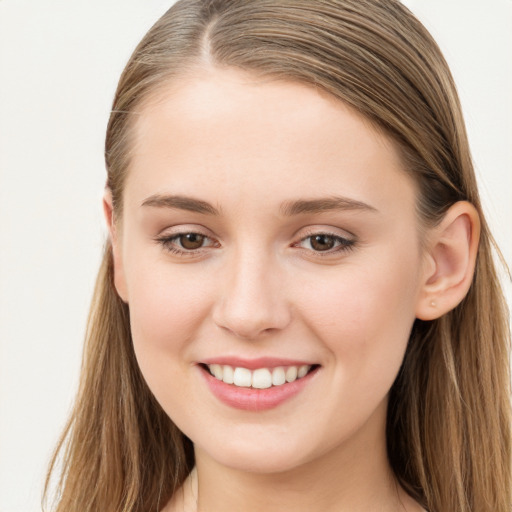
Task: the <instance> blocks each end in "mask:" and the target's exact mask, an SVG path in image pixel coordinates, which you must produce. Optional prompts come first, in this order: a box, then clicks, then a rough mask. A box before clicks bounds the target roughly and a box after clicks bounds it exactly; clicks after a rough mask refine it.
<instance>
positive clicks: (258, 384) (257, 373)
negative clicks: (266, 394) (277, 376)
mask: <svg viewBox="0 0 512 512" xmlns="http://www.w3.org/2000/svg"><path fill="white" fill-rule="evenodd" d="M270 386H272V374H271V373H270V370H267V369H266V368H259V369H257V370H254V371H253V372H252V387H253V388H256V389H266V388H269V387H270Z"/></svg>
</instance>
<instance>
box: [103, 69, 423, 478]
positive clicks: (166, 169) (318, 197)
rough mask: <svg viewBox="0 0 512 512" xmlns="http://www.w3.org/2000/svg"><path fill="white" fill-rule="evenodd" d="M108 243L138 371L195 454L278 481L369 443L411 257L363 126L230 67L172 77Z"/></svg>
mask: <svg viewBox="0 0 512 512" xmlns="http://www.w3.org/2000/svg"><path fill="white" fill-rule="evenodd" d="M113 241H114V251H115V272H116V286H117V289H118V291H119V293H120V295H121V297H122V298H123V299H124V300H125V301H126V302H127V303H128V304H129V308H130V317H131V328H132V334H133V342H134V347H135V352H136V356H137V359H138V363H139V365H140V368H141V371H142V373H143V375H144V377H145V379H146V381H147V383H148V385H149V387H150V389H151V390H152V392H153V393H154V394H155V396H156V398H157V399H158V401H159V403H160V404H161V405H162V407H163V408H164V410H165V411H166V412H167V413H168V415H169V416H170V417H171V418H172V419H173V421H174V422H175V423H176V424H177V426H178V427H179V428H180V429H181V430H182V431H183V432H184V433H185V434H186V435H187V436H188V437H190V438H191V439H192V441H193V442H194V444H195V446H196V450H197V451H198V452H200V453H203V454H205V456H206V455H207V456H209V457H210V458H211V459H213V460H215V461H217V462H218V463H220V464H224V465H226V466H230V467H235V468H240V469H245V470H254V471H261V472H271V471H285V470H289V469H291V468H294V467H297V466H300V465H303V464H307V463H309V462H312V461H315V460H318V459H319V458H321V457H323V456H326V454H329V453H333V452H336V451H340V452H341V451H343V450H349V447H350V446H351V445H354V443H355V442H356V440H357V439H359V441H361V440H362V439H364V440H366V441H368V440H369V439H370V438H371V439H377V438H379V439H383V438H384V437H383V436H384V426H385V414H386V404H387V395H388V391H389V389H390V387H391V385H392V383H393V381H394V379H395V377H396V375H397V372H398V370H399V367H400V364H401V361H402V359H403V356H404V352H405V348H406V344H407V341H408V336H409V333H410V330H411V327H412V324H413V321H414V318H415V308H416V304H417V302H418V297H419V294H420V290H421V285H422V268H423V263H422V255H421V252H420V240H419V226H418V221H417V217H416V213H415V187H414V184H413V183H412V181H411V180H410V178H409V177H408V176H407V175H406V174H405V172H404V171H403V170H402V168H401V164H400V161H399V158H398V156H397V153H396V151H395V149H394V147H393V145H392V143H391V142H390V141H389V140H388V139H387V138H386V137H385V136H384V135H382V134H381V133H379V132H378V131H376V130H375V129H374V128H373V127H372V126H371V125H370V124H369V123H368V122H367V121H365V119H364V118H362V117H361V116H359V115H358V114H357V113H355V112H354V111H352V110H350V109H349V108H348V107H346V106H345V105H344V104H343V103H341V102H339V101H337V100H335V99H332V98H331V97H329V96H327V95H325V94H323V93H320V92H318V91H316V90H315V89H313V88H310V87H307V86H304V85H299V84H295V83H289V82H282V81H270V82H269V81H266V82H263V81H261V80H258V79H256V78H254V77H252V76H249V75H245V74H242V73H241V72H237V71H226V70H224V71H208V72H207V71H205V72H204V74H199V75H197V76H195V77H194V78H193V79H190V80H183V81H182V82H180V83H173V84H172V85H170V86H169V88H168V89H166V90H165V91H164V93H163V94H161V95H159V96H158V98H155V99H154V100H153V101H152V102H150V103H148V104H146V105H145V106H144V107H143V109H142V111H141V115H140V116H139V118H138V121H137V123H136V125H135V144H134V154H133V159H132V164H131V167H130V169H129V175H128V178H127V182H126V187H125V191H124V206H123V212H122V221H121V222H120V223H119V224H118V225H117V226H116V227H115V229H114V232H113ZM212 374H215V375H212ZM366 441H365V443H366ZM365 443H363V444H365ZM359 445H361V442H360V443H359ZM366 446H367V444H366Z"/></svg>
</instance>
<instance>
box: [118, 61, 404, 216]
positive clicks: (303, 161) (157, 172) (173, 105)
mask: <svg viewBox="0 0 512 512" xmlns="http://www.w3.org/2000/svg"><path fill="white" fill-rule="evenodd" d="M128 176H129V177H128V183H127V191H126V192H127V194H128V195H130V196H134V197H136V198H138V199H140V198H142V196H148V195H150V194H155V193H179V194H191V193H193V194H196V195H197V194H206V195H208V196H209V199H210V200H213V201H221V202H222V201H223V200H225V199H227V198H229V199H233V198H234V197H237V198H243V201H244V204H247V205H248V204H249V203H250V200H251V199H254V200H257V199H258V198H262V197H263V198H266V200H267V202H269V203H271V202H272V201H273V200H274V199H275V200H276V201H278V200H284V199H287V197H285V196H290V197H297V196H308V197H313V196H315V195H321V196H325V195H330V194H331V195H332V194H340V195H344V196H350V197H352V198H353V199H355V200H358V199H360V200H365V201H368V200H370V199H371V201H373V202H374V203H375V207H376V208H378V207H379V206H378V205H379V203H384V202H386V201H389V200H390V199H393V198H396V197H397V196H398V197H401V199H402V200H407V199H410V200H411V201H414V186H413V183H412V180H411V178H410V177H409V176H408V175H406V173H405V172H404V171H403V170H402V165H401V162H400V158H399V156H398V153H397V151H396V148H395V147H394V145H393V143H392V142H391V140H390V139H389V138H388V137H386V136H385V135H384V134H383V133H382V132H380V131H379V130H377V129H376V128H375V127H373V126H372V124H371V123H370V122H369V121H368V120H366V119H365V118H364V117H363V116H361V115H359V114H358V113H356V112H355V111H354V110H353V109H351V108H350V107H348V106H347V105H345V104H344V103H343V102H341V101H339V100H337V99H335V98H333V97H332V96H331V95H328V94H327V93H325V92H322V91H320V90H317V89H315V88H313V87H311V86H307V85H303V84H298V83H294V82H287V81H277V80H272V81H270V80H266V81H265V80H264V79H261V78H258V77H255V76H254V75H250V74H246V73H243V72H240V71H236V70H208V71H204V72H203V73H198V74H195V75H191V76H189V77H187V78H186V79H182V80H178V81H174V82H172V83H170V84H168V86H166V87H162V88H161V90H160V91H159V92H158V94H155V95H154V97H153V98H151V99H150V100H149V101H148V102H146V104H145V105H144V106H143V107H142V108H141V109H140V112H139V115H138V117H137V121H136V123H135V126H134V144H133V153H132V158H131V166H130V170H129V175H128ZM211 196H214V197H211ZM274 196H275V197H274Z"/></svg>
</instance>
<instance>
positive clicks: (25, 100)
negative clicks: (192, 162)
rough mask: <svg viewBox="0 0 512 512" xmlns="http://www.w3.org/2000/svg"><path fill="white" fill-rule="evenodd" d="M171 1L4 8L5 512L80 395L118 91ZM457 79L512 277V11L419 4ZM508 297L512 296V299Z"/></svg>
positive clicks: (471, 0) (24, 495)
mask: <svg viewBox="0 0 512 512" xmlns="http://www.w3.org/2000/svg"><path fill="white" fill-rule="evenodd" d="M171 3H172V1H171V0H167V1H162V0H87V1H85V0H84V1H81V2H79V1H71V0H60V1H59V0H0V512H36V511H38V510H40V505H39V502H40V494H41V488H42V480H43V475H44V472H45V467H46V464H47V462H48V459H49V456H50V453H51V451H52V448H53V446H54V444H55V442H56V440H57V436H58V433H59V432H60V430H61V428H62V426H63V424H64V421H65V418H66V417H67V414H68V412H69V409H70V406H71V402H72V398H73V395H74V392H75V389H76V386H77V382H78V372H79V366H80V355H81V347H82V337H83V332H84V326H85V320H86V315H87V309H88V302H89V300H90V297H91V293H92V287H93V283H94V278H95V273H96V268H97V266H98V263H99V258H100V252H101V248H102V244H103V238H104V235H105V232H104V228H103V221H102V218H101V209H100V202H101V196H102V190H103V185H104V181H105V172H104V164H103V139H104V132H105V126H106V123H107V118H108V112H109V108H110V104H111V101H112V97H113V94H114V89H115V85H116V81H117V79H118V77H119V74H120V73H121V71H122V68H123V66H124V64H125V62H126V60H127V59H128V57H129V55H130V53H131V51H132V49H133V48H134V46H135V44H136V43H137V42H138V41H139V39H140V38H141V37H142V36H143V34H144V33H145V32H146V30H147V29H148V28H149V27H150V26H151V25H152V23H153V22H154V21H156V19H157V18H158V17H159V15H160V14H162V13H163V12H164V11H165V10H166V8H167V7H168V6H169V5H170V4H171ZM406 4H407V5H408V6H409V7H410V8H411V9H412V10H413V12H415V13H416V14H417V15H418V16H419V18H420V19H421V20H422V21H423V22H424V23H425V25H426V26H427V28H429V29H430V30H431V32H432V33H433V35H434V37H435V38H436V39H437V40H438V42H439V44H440V46H441V48H442V49H443V51H444V53H445V56H446V58H447V60H448V62H449V63H450V65H451V67H452V71H453V73H454V75H455V80H456V82H457V84H458V86H459V92H460V95H461V99H462V104H463V107H464V111H465V115H466V120H467V123H468V129H469V135H470V140H471V144H472V148H473V154H474V159H475V162H476V167H477V173H478V177H479V180H480V184H481V187H482V193H483V196H484V202H485V208H486V212H487V214H488V216H489V220H490V222H491V225H492V226H493V229H494V231H495V234H496V237H497V239H498V241H499V243H500V245H501V247H502V249H503V252H504V253H505V257H506V259H507V261H508V263H509V265H511V264H512V222H511V221H512V201H511V199H512V169H511V166H512V149H511V146H512V144H511V143H512V55H511V54H512V0H408V1H407V2H406ZM507 287H508V293H509V294H510V286H508V285H507Z"/></svg>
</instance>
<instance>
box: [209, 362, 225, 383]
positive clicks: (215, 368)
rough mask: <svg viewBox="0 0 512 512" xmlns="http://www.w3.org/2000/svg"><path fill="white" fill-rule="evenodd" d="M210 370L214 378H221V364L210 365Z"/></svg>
mask: <svg viewBox="0 0 512 512" xmlns="http://www.w3.org/2000/svg"><path fill="white" fill-rule="evenodd" d="M210 371H211V372H212V373H213V375H214V376H215V378H216V379H219V380H222V373H223V372H222V366H221V365H220V364H212V365H210Z"/></svg>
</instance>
